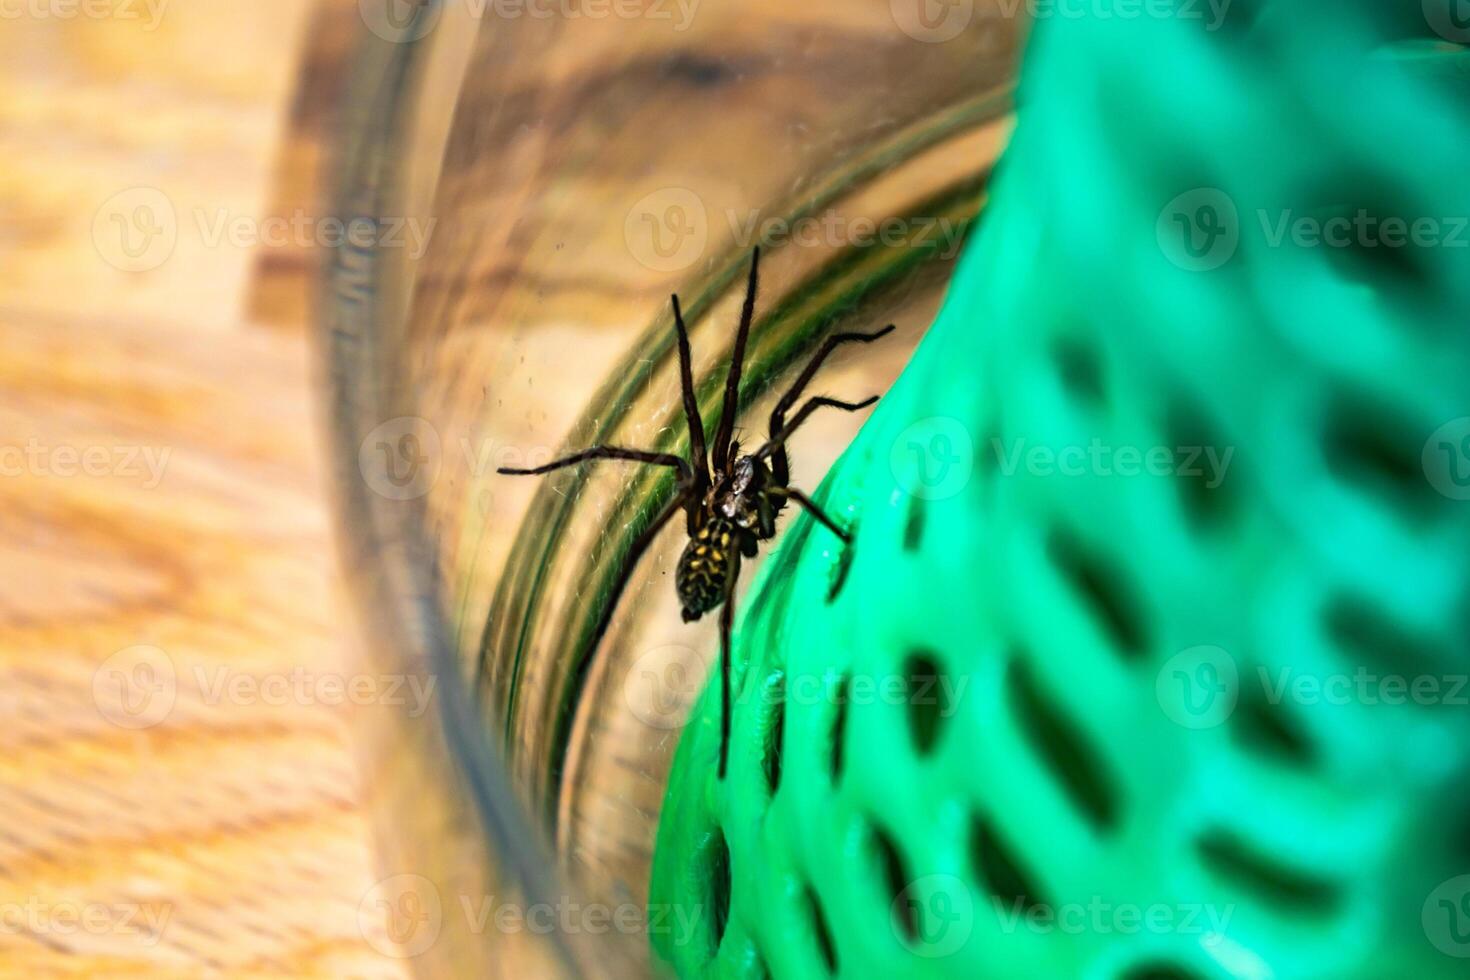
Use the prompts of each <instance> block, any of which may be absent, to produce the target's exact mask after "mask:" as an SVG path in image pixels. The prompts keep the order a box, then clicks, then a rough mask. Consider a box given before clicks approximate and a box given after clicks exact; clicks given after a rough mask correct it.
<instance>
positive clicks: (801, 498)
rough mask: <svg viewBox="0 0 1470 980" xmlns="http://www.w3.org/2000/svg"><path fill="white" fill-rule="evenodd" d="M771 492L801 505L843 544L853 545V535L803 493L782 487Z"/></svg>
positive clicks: (792, 488) (793, 488)
mask: <svg viewBox="0 0 1470 980" xmlns="http://www.w3.org/2000/svg"><path fill="white" fill-rule="evenodd" d="M771 492H772V493H777V494H781V495H782V496H786V497H790V498H791V499H792V500H794V501H796V502H797V503H798V504H800V505H801V506H802V507H803V508H804V509H805V510H806V511H807V512H808V513H809V514H811V515H812V516H813V517H815V518H816V519H817V520H818V521H820V522H821V523H822V524H823V525H825V526H826V528H827V530H829V531H831V532H832V533H833V534H835V535H837V536H838V537H839V538H841V539H842V543H843V544H852V535H850V534H848V533H847V532H846V531H845V530H843V529H842V527H840V526H839V525H838V523H837V522H836V521H834V520H833V519H832V518H831V517H829V516H828V514H827V512H826V511H825V510H823V509H822V507H821V505H820V504H818V503H817V502H816V501H815V500H813V499H812V498H811V497H808V496H807V495H806V494H804V493H802V492H801V491H800V490H798V489H796V488H795V487H781V488H779V489H774V490H772V491H771Z"/></svg>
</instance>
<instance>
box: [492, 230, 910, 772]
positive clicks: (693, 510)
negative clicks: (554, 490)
mask: <svg viewBox="0 0 1470 980" xmlns="http://www.w3.org/2000/svg"><path fill="white" fill-rule="evenodd" d="M759 284H760V249H759V248H756V249H755V250H754V252H753V253H752V255H751V260H750V281H749V283H748V285H747V286H746V291H745V305H744V307H743V309H742V311H741V314H740V326H739V329H738V330H737V331H736V333H735V349H734V352H733V354H732V355H731V359H730V370H729V372H728V373H727V374H726V376H725V400H724V409H723V411H722V412H721V413H720V424H719V428H718V429H716V431H715V438H714V444H713V445H712V446H710V447H709V451H708V454H706V447H705V438H704V422H703V420H702V419H701V417H700V414H699V403H698V401H697V399H696V397H695V393H694V370H693V367H692V366H691V363H690V353H689V331H688V328H687V327H685V325H684V313H683V310H682V309H681V308H680V306H679V297H678V295H677V294H676V295H675V296H674V297H673V304H674V326H675V328H676V330H677V331H678V338H679V382H680V389H681V392H682V395H683V399H684V416H685V419H686V420H687V422H688V424H689V457H690V458H689V459H684V458H683V457H682V456H675V455H673V454H671V453H659V452H651V451H648V450H643V449H624V448H622V447H620V446H592V447H591V448H589V449H584V450H582V451H581V452H578V453H573V454H572V455H570V456H566V457H564V458H562V459H558V460H555V461H553V462H550V463H547V464H546V465H545V466H538V467H536V468H535V469H529V470H523V469H514V468H511V467H502V468H501V469H500V470H499V471H498V472H500V473H502V474H505V475H508V476H538V475H540V474H543V473H550V472H551V471H553V470H558V469H561V468H563V467H566V466H574V465H576V464H578V463H581V462H584V461H587V460H596V459H615V460H626V461H631V462H635V463H648V464H650V465H653V466H667V467H669V468H671V469H673V470H675V471H676V472H677V474H678V480H677V484H676V488H675V492H674V496H673V497H672V498H671V499H670V500H669V501H668V503H666V504H665V505H664V507H663V509H662V510H660V511H659V512H658V514H657V515H656V516H655V517H654V518H653V520H652V521H650V522H649V524H648V526H647V527H645V528H644V529H643V531H642V532H641V533H640V534H639V535H638V537H637V538H636V539H635V540H634V542H633V544H632V546H631V548H629V550H628V555H627V559H626V563H625V566H624V571H623V575H622V576H621V578H620V580H619V581H618V583H617V584H616V586H615V587H614V591H613V593H612V595H611V596H610V597H609V598H608V600H607V602H606V605H605V608H604V610H603V613H602V618H601V620H600V621H599V623H598V625H597V629H596V630H594V632H593V637H592V646H593V647H594V648H595V646H596V645H597V644H598V643H599V642H600V641H601V639H602V636H603V633H604V632H605V631H606V629H607V626H608V624H609V622H611V620H612V611H613V608H614V607H615V606H616V604H617V600H618V597H619V596H620V595H621V593H622V590H623V587H624V585H626V583H627V580H628V577H629V576H630V575H631V573H632V570H633V566H634V565H636V564H637V562H638V560H639V559H640V558H641V557H642V555H643V553H644V552H645V551H646V550H648V547H649V545H650V544H651V543H652V542H653V539H654V538H655V537H657V535H658V533H659V532H660V531H661V530H662V529H663V527H664V525H665V524H667V523H668V522H669V520H670V519H671V518H673V516H674V515H675V514H677V513H678V512H679V511H680V510H681V509H682V510H683V511H684V517H685V526H686V529H687V531H688V534H689V542H688V544H687V545H686V546H685V548H684V552H683V554H682V555H680V557H679V564H678V567H677V569H676V571H675V574H674V584H675V587H676V589H677V590H678V594H679V601H680V603H681V605H682V606H683V618H684V621H685V622H686V623H688V622H694V621H695V620H697V619H699V618H700V617H701V616H703V615H704V614H705V613H707V612H710V611H712V610H714V609H717V608H718V609H720V685H721V690H720V693H721V699H720V761H719V778H720V779H724V778H725V770H726V767H727V765H728V762H729V755H730V631H731V627H732V625H733V623H734V620H735V613H734V607H735V601H734V595H735V583H736V581H737V580H738V579H739V577H740V563H741V559H742V558H754V557H755V556H756V554H757V552H758V549H759V548H760V544H761V542H763V541H769V540H770V539H771V538H773V537H775V535H776V519H777V518H778V517H780V515H781V511H782V510H783V509H784V508H785V506H786V504H787V502H788V501H795V502H796V503H797V504H798V505H799V506H801V507H802V508H804V509H806V510H807V511H808V512H810V513H811V515H812V516H813V517H814V518H816V519H817V520H818V521H819V522H820V523H821V524H822V525H823V526H825V527H826V528H827V529H828V530H830V531H831V532H832V533H833V534H835V535H836V536H837V537H838V538H839V539H840V540H841V541H842V542H843V544H844V545H849V544H851V543H852V538H851V537H850V536H849V535H848V533H847V532H846V531H845V530H843V529H842V528H841V527H840V526H839V525H838V524H837V522H836V521H834V520H833V519H832V518H831V517H830V516H828V515H827V513H826V512H825V511H824V510H822V508H821V507H820V506H819V505H818V504H817V503H816V502H815V501H813V500H812V499H811V498H810V497H808V496H807V495H806V494H805V493H802V492H801V491H800V490H798V489H797V488H796V487H793V486H791V485H790V479H791V473H790V460H789V459H788V457H787V454H786V442H787V440H789V439H790V438H791V436H792V434H794V433H795V432H796V430H797V429H798V428H800V427H801V425H802V423H803V422H805V421H806V420H807V419H808V418H809V417H810V416H811V414H812V413H813V412H815V411H816V410H817V409H819V408H837V409H841V410H842V411H845V412H857V411H861V410H862V409H864V408H867V407H868V406H870V405H872V404H873V403H875V402H876V401H877V400H878V396H877V395H874V396H873V397H872V398H868V399H866V400H865V401H861V402H844V401H839V400H837V399H835V398H826V397H822V396H817V397H813V398H809V399H807V401H806V402H805V403H804V404H803V405H802V406H801V408H800V409H799V410H798V411H797V412H796V414H795V415H794V416H792V417H791V419H790V420H788V419H787V418H786V413H787V412H789V411H791V409H792V407H793V406H794V405H795V404H796V401H797V399H798V398H800V397H801V393H802V391H804V390H805V389H806V386H807V385H808V384H809V383H810V382H811V380H812V378H813V377H814V376H815V375H816V373H817V370H818V369H819V368H820V367H821V366H822V362H823V361H825V360H826V359H827V357H828V356H829V355H831V353H832V352H833V351H834V350H836V349H837V348H838V347H839V346H841V345H842V344H846V343H863V344H868V343H872V342H873V341H875V340H878V339H879V338H881V337H885V336H887V335H888V334H889V333H892V332H893V329H894V327H893V324H889V325H888V326H886V327H884V328H883V329H882V330H879V331H876V332H874V333H839V334H834V335H833V336H831V337H828V338H827V340H826V341H825V342H824V343H823V344H822V346H821V347H820V348H819V349H818V350H817V352H816V354H815V355H813V357H812V359H811V360H810V361H809V362H808V363H807V365H806V367H805V368H803V369H802V372H801V374H800V375H798V376H797V378H796V381H795V382H794V383H793V384H792V385H791V388H790V389H789V390H788V391H787V392H786V394H784V395H782V396H781V400H780V401H778V402H777V403H776V407H775V408H774V409H772V411H771V419H770V428H769V435H768V438H767V439H766V441H765V442H764V443H763V444H762V445H761V446H760V447H759V448H758V449H756V450H755V451H754V452H752V453H748V454H745V455H742V454H741V450H740V443H739V441H738V440H736V439H735V438H734V434H735V417H736V415H737V414H738V412H739V407H740V405H739V402H740V373H741V369H742V367H743V366H744V361H745V346H746V341H747V340H748V339H749V336H750V326H751V321H752V320H753V319H754V316H755V297H756V292H757V289H758V288H759ZM706 455H708V458H706Z"/></svg>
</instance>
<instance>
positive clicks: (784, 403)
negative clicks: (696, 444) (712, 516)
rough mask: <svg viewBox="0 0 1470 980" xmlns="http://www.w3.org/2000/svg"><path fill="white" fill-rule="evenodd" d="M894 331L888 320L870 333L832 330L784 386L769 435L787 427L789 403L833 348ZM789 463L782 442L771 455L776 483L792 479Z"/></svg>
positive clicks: (864, 341)
mask: <svg viewBox="0 0 1470 980" xmlns="http://www.w3.org/2000/svg"><path fill="white" fill-rule="evenodd" d="M893 331H894V325H893V324H891V323H890V324H889V325H888V326H886V327H884V328H883V329H882V330H878V331H875V332H873V333H839V334H833V335H832V336H830V337H828V338H827V339H826V340H825V341H823V342H822V346H821V347H819V348H817V352H816V353H815V354H813V355H812V359H811V360H810V361H807V364H806V367H804V368H802V369H801V374H799V375H797V376H796V380H795V381H793V382H792V383H791V387H790V388H788V389H787V390H786V394H784V395H782V396H781V400H780V401H778V402H777V403H776V407H775V408H773V409H771V425H770V428H769V430H768V431H769V432H770V435H771V438H773V439H774V438H775V437H776V433H778V432H780V431H781V430H782V429H784V428H785V427H786V413H787V412H789V411H791V406H793V405H795V404H796V400H797V399H798V398H800V397H801V393H802V392H803V391H805V390H806V386H807V385H809V384H811V381H812V378H814V377H816V376H817V371H818V370H819V369H820V368H821V366H822V362H823V361H825V360H826V359H827V358H828V357H830V356H831V355H832V352H833V351H834V350H836V349H837V348H838V347H841V346H842V345H843V344H871V343H872V342H873V341H875V340H880V339H882V338H884V337H886V336H888V335H889V334H891V333H893ZM790 467H791V463H790V460H789V459H788V458H787V456H786V447H785V445H784V444H783V445H782V446H781V447H780V448H779V449H778V450H777V451H776V452H775V453H773V454H772V456H771V473H772V475H773V476H774V477H775V478H776V482H777V483H778V484H781V485H782V486H784V485H785V484H786V482H787V481H788V480H790V479H791V471H790Z"/></svg>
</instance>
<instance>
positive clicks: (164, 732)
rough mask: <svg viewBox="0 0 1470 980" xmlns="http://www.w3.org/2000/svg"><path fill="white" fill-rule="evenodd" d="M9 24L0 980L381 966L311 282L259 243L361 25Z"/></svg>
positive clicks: (183, 18)
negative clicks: (369, 896) (340, 685)
mask: <svg viewBox="0 0 1470 980" xmlns="http://www.w3.org/2000/svg"><path fill="white" fill-rule="evenodd" d="M3 18H4V19H3V21H0V78H3V88H0V92H3V95H0V331H3V333H4V337H3V340H0V347H3V350H4V356H3V358H0V363H3V364H4V368H3V375H4V377H3V381H0V386H3V395H0V411H3V415H4V422H3V426H0V427H3V430H4V438H3V446H4V448H3V452H4V454H5V455H4V459H3V463H4V466H5V474H4V475H5V478H4V479H3V480H0V496H3V504H0V524H3V528H4V530H3V532H0V541H3V545H0V548H3V549H4V552H5V555H4V557H3V558H0V595H3V596H4V598H3V600H0V607H3V608H0V712H3V715H4V717H5V720H6V721H5V724H4V725H3V726H0V742H3V746H0V812H4V813H5V814H6V830H5V831H4V833H3V835H0V904H3V908H4V910H5V916H4V922H5V927H4V928H3V929H0V972H3V973H4V975H7V976H180V977H196V976H204V975H211V974H216V973H217V974H220V975H232V976H245V975H299V976H344V975H357V976H367V975H371V976H393V975H397V972H398V970H397V964H396V962H395V961H394V960H392V959H386V958H384V957H383V956H381V955H379V954H377V953H376V952H375V951H374V950H373V948H372V946H371V945H370V944H369V942H368V939H367V938H365V933H364V929H363V928H362V926H361V924H360V922H361V921H363V919H364V918H366V921H369V922H371V916H372V914H373V910H372V909H371V908H369V909H368V911H366V912H364V913H362V914H361V916H360V913H359V903H360V900H361V899H362V897H363V895H364V893H365V892H366V891H367V890H368V889H369V888H370V887H371V885H372V883H373V881H375V880H376V873H375V868H374V862H373V857H372V848H371V846H370V842H369V833H368V829H367V823H366V821H365V818H364V815H363V809H362V799H361V794H360V792H359V784H358V780H357V777H356V775H355V771H354V763H353V758H352V752H351V750H350V745H349V737H348V725H347V722H346V720H345V718H344V714H345V712H346V711H347V707H346V705H347V704H348V703H349V699H346V698H342V697H340V696H333V692H332V691H331V690H330V689H329V688H330V685H328V688H326V689H324V688H322V687H321V686H320V684H319V683H318V680H319V679H320V678H322V677H328V676H332V675H344V674H346V673H347V672H348V671H347V668H346V666H345V664H346V663H347V659H346V658H347V657H348V656H349V652H348V651H349V646H350V644H348V643H346V642H344V639H343V637H344V635H345V629H344V619H345V612H344V608H345V607H344V606H343V604H342V601H341V596H340V591H341V590H340V588H339V586H338V584H337V576H336V572H335V565H336V562H335V552H334V549H333V543H332V536H331V533H330V526H329V518H328V514H329V505H328V499H329V498H328V494H327V489H326V482H325V479H324V477H325V472H324V467H323V465H322V463H321V459H322V450H321V435H320V426H319V425H318V411H317V408H316V406H315V404H314V402H313V394H312V389H313V384H314V378H315V376H316V372H315V371H314V369H313V367H312V359H311V356H310V352H309V346H310V345H309V343H308V336H307V324H306V315H305V314H306V299H305V297H304V293H301V292H298V287H303V286H304V284H305V282H306V280H307V277H308V275H309V270H308V269H307V268H306V265H305V263H304V262H303V261H302V260H301V259H300V253H301V252H303V251H304V248H302V247H301V246H299V245H298V244H297V243H298V242H299V241H301V238H300V236H299V234H298V235H296V236H294V237H293V235H292V232H291V230H290V229H289V228H286V229H285V230H284V232H282V231H281V230H280V229H272V228H270V227H267V225H266V223H265V219H266V218H267V217H268V216H270V215H272V214H273V213H276V210H273V207H274V203H273V198H274V196H276V195H280V194H285V195H288V196H289V195H291V194H294V193H300V194H303V195H309V193H310V191H309V190H307V189H306V188H305V187H304V186H303V185H302V184H301V183H300V182H299V181H297V182H293V180H292V179H291V178H289V177H287V178H285V179H283V178H282V175H283V174H286V175H291V174H305V175H311V176H314V174H315V173H316V168H315V165H314V162H313V159H312V158H313V157H314V156H315V155H316V153H317V152H318V150H317V144H316V143H315V142H314V140H313V139H312V138H310V137H305V136H303V138H300V139H293V131H294V132H301V133H303V134H304V133H305V131H306V129H307V128H309V129H311V130H312V132H316V129H315V127H316V126H317V125H318V124H319V123H320V121H321V119H322V117H323V116H324V115H326V114H329V113H330V105H331V99H332V93H333V92H334V91H335V87H336V83H337V82H338V80H339V79H340V77H341V59H342V57H343V56H344V49H345V46H346V45H347V44H348V42H349V40H350V38H351V37H352V34H353V31H354V30H356V28H357V24H358V23H359V22H358V20H357V15H356V4H355V2H353V0H349V2H345V3H344V2H338V3H320V4H318V3H308V2H305V0H264V2H258V3H248V4H220V3H197V2H193V3H186V2H140V3H128V2H117V3H106V4H100V5H76V4H31V5H22V4H10V5H7V6H6V8H5V11H4V13H3ZM303 75H304V76H306V77H307V78H308V79H309V81H308V82H307V83H306V84H304V85H303V83H302V81H301V79H302V77H303ZM298 91H299V92H303V93H307V95H306V97H305V98H304V101H298V100H297V96H296V93H297V92H298ZM303 127H305V128H303ZM160 200H162V201H163V202H164V205H160V204H159V202H160ZM165 206H166V208H167V209H168V211H169V212H170V213H172V214H173V215H175V220H173V221H172V222H171V223H169V225H168V227H169V229H170V230H169V231H168V232H166V233H165V232H163V231H162V230H161V229H162V228H163V226H164V223H165V221H166V220H167V219H166V217H165ZM140 208H141V210H140ZM150 208H151V209H152V210H151V212H150ZM290 210H291V206H288V207H286V208H285V210H284V212H282V213H287V214H289V212H290ZM135 215H136V216H138V221H137V223H134V216H135ZM150 216H151V217H153V218H157V219H158V220H157V222H156V223H152V222H150ZM263 236H264V237H266V238H268V240H269V241H268V243H263V242H262V237H263ZM274 283H284V284H285V285H283V286H279V287H277V286H275V285H272V284H274ZM303 669H304V670H307V671H310V672H311V673H310V675H302V674H299V673H295V672H297V671H300V670H303ZM231 685H233V687H232V686H231ZM231 690H233V691H234V692H235V693H234V694H231V693H230V691H231ZM148 692H152V693H153V695H155V696H153V697H147V696H146V695H147V694H148Z"/></svg>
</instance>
